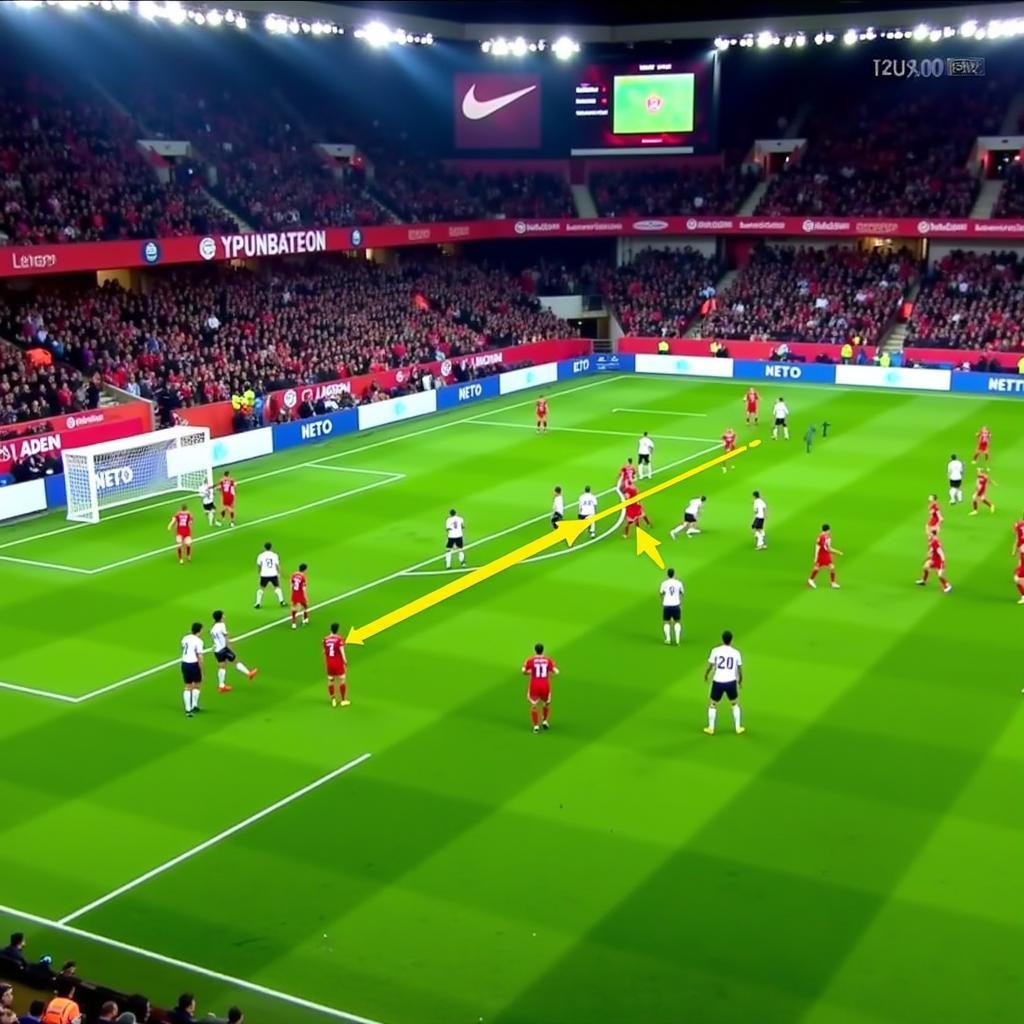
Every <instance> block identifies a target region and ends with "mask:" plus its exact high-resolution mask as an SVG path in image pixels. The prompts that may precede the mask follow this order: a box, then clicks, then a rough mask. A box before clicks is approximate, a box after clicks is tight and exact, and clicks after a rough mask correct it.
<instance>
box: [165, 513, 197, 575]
mask: <svg viewBox="0 0 1024 1024" xmlns="http://www.w3.org/2000/svg"><path fill="white" fill-rule="evenodd" d="M167 529H168V530H170V529H174V530H175V537H176V539H175V547H176V549H177V552H178V565H184V564H185V559H184V558H183V557H182V556H183V555H184V556H187V557H188V560H189V561H190V562H191V561H192V513H191V512H189V510H188V505H182V506H181V510H180V511H179V512H175V513H174V515H173V516H171V521H170V522H169V523H168V524H167Z"/></svg>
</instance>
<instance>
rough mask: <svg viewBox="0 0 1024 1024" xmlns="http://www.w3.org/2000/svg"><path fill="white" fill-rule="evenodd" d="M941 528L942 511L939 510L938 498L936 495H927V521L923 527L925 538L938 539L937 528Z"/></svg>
mask: <svg viewBox="0 0 1024 1024" xmlns="http://www.w3.org/2000/svg"><path fill="white" fill-rule="evenodd" d="M941 526H942V509H941V508H939V497H938V495H937V494H929V495H928V520H927V522H926V523H925V525H924V535H925V536H926V537H938V535H939V528H940V527H941Z"/></svg>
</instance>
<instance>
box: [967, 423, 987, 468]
mask: <svg viewBox="0 0 1024 1024" xmlns="http://www.w3.org/2000/svg"><path fill="white" fill-rule="evenodd" d="M991 444H992V431H991V430H989V429H988V427H982V428H981V430H979V431H978V447H977V448H975V449H974V458H973V459H971V462H977V461H978V459H980V458H982V457H984V459H985V461H986V462H989V461H991V456H990V455H989V446H990V445H991Z"/></svg>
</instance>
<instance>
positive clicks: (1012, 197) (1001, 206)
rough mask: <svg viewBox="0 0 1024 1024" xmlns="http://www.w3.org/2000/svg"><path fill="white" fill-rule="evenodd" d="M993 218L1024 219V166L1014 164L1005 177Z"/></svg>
mask: <svg viewBox="0 0 1024 1024" xmlns="http://www.w3.org/2000/svg"><path fill="white" fill-rule="evenodd" d="M992 216H993V217H1024V164H1020V163H1014V164H1013V165H1012V166H1011V167H1010V168H1009V170H1007V172H1006V175H1005V180H1004V182H1003V187H1002V190H1001V191H1000V193H999V200H998V202H997V203H996V207H995V209H994V210H993V211H992Z"/></svg>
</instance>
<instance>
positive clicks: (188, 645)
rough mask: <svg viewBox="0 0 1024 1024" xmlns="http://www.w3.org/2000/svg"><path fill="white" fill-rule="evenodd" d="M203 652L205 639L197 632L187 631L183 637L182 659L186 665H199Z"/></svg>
mask: <svg viewBox="0 0 1024 1024" xmlns="http://www.w3.org/2000/svg"><path fill="white" fill-rule="evenodd" d="M202 653H203V641H202V640H200V639H199V637H197V636H196V635H195V633H186V634H185V636H183V637H182V638H181V660H182V661H183V662H184V663H185V664H186V665H197V664H198V663H199V655H200V654H202Z"/></svg>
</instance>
